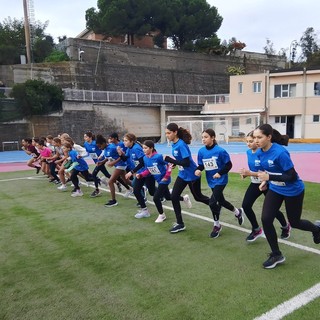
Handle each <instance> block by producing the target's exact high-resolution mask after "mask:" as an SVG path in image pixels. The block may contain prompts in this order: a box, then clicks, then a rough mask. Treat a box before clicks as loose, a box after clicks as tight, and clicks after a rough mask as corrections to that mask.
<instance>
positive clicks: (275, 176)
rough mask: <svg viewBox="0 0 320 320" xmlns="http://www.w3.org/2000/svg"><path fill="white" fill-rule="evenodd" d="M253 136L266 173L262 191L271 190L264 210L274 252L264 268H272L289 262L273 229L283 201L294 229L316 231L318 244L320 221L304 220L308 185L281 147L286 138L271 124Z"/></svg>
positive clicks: (269, 240)
mask: <svg viewBox="0 0 320 320" xmlns="http://www.w3.org/2000/svg"><path fill="white" fill-rule="evenodd" d="M253 136H254V141H255V143H256V144H257V146H258V147H259V148H260V150H259V151H257V157H258V159H259V160H260V164H261V167H262V168H263V170H264V171H261V172H259V173H258V178H259V179H260V180H261V181H262V183H261V185H260V189H261V190H265V189H266V188H267V187H269V191H268V192H267V194H266V196H265V199H264V203H263V208H262V225H263V229H264V233H265V235H266V238H267V240H268V242H269V245H270V247H271V251H272V252H271V254H270V256H269V258H268V260H266V261H265V262H264V263H263V267H264V268H267V269H271V268H274V267H276V265H277V264H279V263H283V262H284V261H285V257H284V256H283V255H282V253H281V251H280V249H279V244H278V239H277V234H276V230H275V228H274V226H273V220H274V218H275V215H276V214H277V212H278V211H279V209H280V207H281V205H282V203H283V202H284V203H285V208H286V212H287V216H288V220H289V222H290V224H291V227H292V228H297V229H300V230H304V231H310V232H312V234H313V241H314V243H316V244H319V243H320V221H317V222H316V224H313V223H312V222H310V221H309V220H302V219H301V214H302V205H303V197H304V183H303V182H302V180H301V179H300V178H299V176H298V174H297V172H296V171H295V169H294V165H293V163H292V161H291V158H290V154H289V152H288V151H287V149H285V148H284V147H283V146H281V145H280V144H287V142H288V139H284V138H285V137H284V136H282V135H281V134H280V133H279V132H278V131H276V130H274V129H273V128H272V127H271V126H270V125H269V124H263V125H261V126H259V127H258V128H257V129H255V130H254V134H253ZM286 137H287V136H286Z"/></svg>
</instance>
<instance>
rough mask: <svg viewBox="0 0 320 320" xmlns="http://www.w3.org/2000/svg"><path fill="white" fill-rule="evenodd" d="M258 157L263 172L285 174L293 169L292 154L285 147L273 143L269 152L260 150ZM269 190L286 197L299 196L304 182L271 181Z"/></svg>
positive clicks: (298, 180)
mask: <svg viewBox="0 0 320 320" xmlns="http://www.w3.org/2000/svg"><path fill="white" fill-rule="evenodd" d="M257 157H258V159H260V164H261V166H262V168H263V170H265V171H267V172H268V173H271V174H279V175H281V174H283V173H284V172H286V171H288V170H289V169H292V168H293V163H292V161H291V158H290V154H289V152H288V151H287V149H286V148H284V147H283V146H281V145H279V144H277V143H273V144H272V146H271V148H270V149H269V150H268V151H263V150H262V149H259V150H258V151H257ZM269 189H270V190H273V191H274V192H277V193H279V194H281V195H284V196H289V197H290V196H291V197H293V196H297V195H299V194H300V193H301V192H302V191H303V190H304V184H303V182H302V180H301V179H300V178H299V176H298V178H297V180H296V181H294V182H282V181H269Z"/></svg>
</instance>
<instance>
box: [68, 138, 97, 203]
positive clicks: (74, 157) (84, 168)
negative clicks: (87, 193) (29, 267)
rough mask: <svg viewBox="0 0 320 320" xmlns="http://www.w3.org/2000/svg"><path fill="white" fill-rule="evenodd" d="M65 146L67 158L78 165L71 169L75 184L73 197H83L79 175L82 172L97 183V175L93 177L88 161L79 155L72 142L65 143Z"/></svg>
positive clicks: (87, 179) (86, 177)
mask: <svg viewBox="0 0 320 320" xmlns="http://www.w3.org/2000/svg"><path fill="white" fill-rule="evenodd" d="M63 148H64V150H65V151H66V152H67V153H68V158H67V160H71V161H72V162H73V163H77V165H76V166H75V167H74V168H73V169H72V171H71V177H70V179H71V181H72V183H73V185H74V189H73V191H72V193H71V197H82V196H83V193H82V191H81V189H80V187H79V179H78V175H79V174H81V175H82V176H83V177H84V178H85V180H86V181H94V182H95V183H96V182H97V181H96V180H97V177H93V176H92V174H91V173H89V171H88V170H89V166H88V164H87V162H86V161H85V160H84V159H83V158H82V157H80V156H79V155H78V152H77V151H76V150H74V149H73V146H72V144H71V143H69V142H66V143H64V144H63Z"/></svg>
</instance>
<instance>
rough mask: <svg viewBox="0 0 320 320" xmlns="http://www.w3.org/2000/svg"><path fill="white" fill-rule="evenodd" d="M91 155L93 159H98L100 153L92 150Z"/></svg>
mask: <svg viewBox="0 0 320 320" xmlns="http://www.w3.org/2000/svg"><path fill="white" fill-rule="evenodd" d="M89 155H90V157H91V158H92V159H98V155H97V154H96V153H95V152H91V153H89Z"/></svg>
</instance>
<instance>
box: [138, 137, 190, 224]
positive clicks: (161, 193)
mask: <svg viewBox="0 0 320 320" xmlns="http://www.w3.org/2000/svg"><path fill="white" fill-rule="evenodd" d="M142 147H143V152H144V154H145V156H144V157H143V162H144V165H145V170H144V171H143V172H141V173H137V174H136V178H137V179H143V178H145V177H147V176H149V175H151V176H152V177H153V178H154V179H155V180H156V181H157V182H158V187H157V190H156V192H155V194H154V196H153V202H154V203H155V205H156V207H157V210H158V213H159V215H158V218H157V219H156V221H155V222H156V223H161V222H163V221H165V220H166V219H167V217H166V215H165V213H164V211H163V207H162V199H163V198H165V199H166V200H171V193H170V191H169V188H168V186H169V184H170V182H171V171H172V165H169V164H168V163H167V162H166V161H164V160H163V156H162V155H161V154H159V153H157V151H156V149H155V148H154V142H153V141H152V140H146V141H144V143H143V146H142ZM180 201H184V202H185V203H186V204H187V206H188V208H191V202H190V199H189V196H188V195H187V194H186V195H185V196H183V197H181V196H180Z"/></svg>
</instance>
